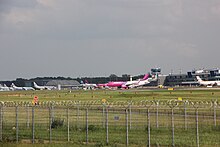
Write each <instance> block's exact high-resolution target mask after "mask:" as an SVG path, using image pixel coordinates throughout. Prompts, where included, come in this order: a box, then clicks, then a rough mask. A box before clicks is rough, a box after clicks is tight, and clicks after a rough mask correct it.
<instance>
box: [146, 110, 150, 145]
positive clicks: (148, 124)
mask: <svg viewBox="0 0 220 147" xmlns="http://www.w3.org/2000/svg"><path fill="white" fill-rule="evenodd" d="M147 128H148V147H150V110H149V108H148V109H147Z"/></svg>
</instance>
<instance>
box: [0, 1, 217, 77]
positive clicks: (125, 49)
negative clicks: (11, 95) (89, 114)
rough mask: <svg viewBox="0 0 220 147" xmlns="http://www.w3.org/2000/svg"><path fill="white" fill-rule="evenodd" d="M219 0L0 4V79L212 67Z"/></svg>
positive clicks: (214, 57) (14, 2) (213, 64)
mask: <svg viewBox="0 0 220 147" xmlns="http://www.w3.org/2000/svg"><path fill="white" fill-rule="evenodd" d="M219 47H220V1H219V0H0V69H1V70H0V80H12V79H16V78H27V79H28V78H34V77H37V76H40V77H44V76H64V77H73V78H75V77H85V76H86V77H95V76H109V75H110V74H112V73H114V74H116V75H118V76H121V75H122V74H131V75H138V74H144V73H146V72H149V71H150V69H151V68H153V67H161V69H162V72H163V73H164V74H168V73H170V72H171V71H173V72H174V73H179V72H180V70H182V72H187V71H190V70H192V69H194V68H195V69H199V68H213V67H218V68H219V67H220V65H219V64H220V48H219Z"/></svg>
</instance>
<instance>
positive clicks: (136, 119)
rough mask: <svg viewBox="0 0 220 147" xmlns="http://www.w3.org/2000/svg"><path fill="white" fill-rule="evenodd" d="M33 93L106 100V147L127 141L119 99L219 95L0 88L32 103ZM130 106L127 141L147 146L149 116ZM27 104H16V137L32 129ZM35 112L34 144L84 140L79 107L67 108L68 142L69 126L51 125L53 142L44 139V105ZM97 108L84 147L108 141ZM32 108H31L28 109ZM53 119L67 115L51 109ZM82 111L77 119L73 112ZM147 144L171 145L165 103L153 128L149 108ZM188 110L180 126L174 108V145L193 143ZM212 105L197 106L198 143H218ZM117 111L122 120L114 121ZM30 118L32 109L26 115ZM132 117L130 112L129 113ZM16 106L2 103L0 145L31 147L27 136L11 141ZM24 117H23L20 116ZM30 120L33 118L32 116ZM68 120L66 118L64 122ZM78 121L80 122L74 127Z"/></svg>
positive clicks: (2, 96) (1, 97) (214, 95)
mask: <svg viewBox="0 0 220 147" xmlns="http://www.w3.org/2000/svg"><path fill="white" fill-rule="evenodd" d="M34 96H38V97H39V102H41V103H43V102H46V101H56V102H58V103H59V102H63V101H80V102H82V103H86V102H88V101H97V103H100V105H101V103H102V99H106V100H107V102H109V103H111V104H112V106H116V107H117V109H119V108H120V110H115V109H110V110H109V116H108V117H109V134H110V137H109V146H125V142H126V134H125V133H126V127H125V123H126V122H125V113H124V111H123V109H122V108H123V107H121V105H120V104H121V103H127V102H131V101H132V102H133V103H134V104H136V105H138V104H140V103H139V102H140V101H145V100H149V101H152V100H153V101H157V100H158V101H164V102H166V101H169V100H177V99H178V98H180V97H181V98H182V99H183V100H184V101H186V100H188V101H192V102H198V101H203V102H208V103H209V102H211V101H218V100H219V98H220V90H173V91H168V90H166V89H164V90H138V89H137V90H116V91H111V90H95V91H82V90H78V91H14V92H0V101H4V102H7V101H15V102H21V101H27V102H30V103H31V102H32V100H33V98H34ZM133 109H134V110H132V129H131V130H129V146H146V144H147V139H148V131H147V116H146V109H143V110H142V109H137V110H135V108H133ZM26 111H27V110H26V108H19V137H20V138H27V139H29V138H31V129H29V128H27V127H26V121H27V120H26ZM35 111H36V112H37V114H38V115H36V118H35V119H36V121H35V123H36V126H35V127H36V128H37V130H38V131H36V134H35V135H36V136H35V137H36V138H39V139H38V142H39V143H37V144H35V145H33V146H37V147H41V146H53V147H56V146H66V147H68V146H86V145H85V139H84V138H85V109H82V108H80V111H79V112H77V109H76V108H73V109H71V110H70V112H69V113H70V116H69V119H70V138H71V139H70V142H69V143H67V141H66V138H67V133H66V132H67V131H66V130H67V126H66V124H65V125H64V127H61V128H57V129H53V130H52V132H53V142H52V143H51V144H48V143H49V142H48V134H49V133H48V128H49V123H48V122H49V117H48V113H49V111H48V109H47V108H43V109H41V108H39V109H36V110H35ZM101 112H102V111H101V109H100V110H99V108H98V109H97V110H90V111H89V123H90V126H89V127H90V128H89V131H90V132H89V144H88V145H87V146H106V143H105V134H106V132H105V131H106V129H105V127H103V116H102V115H103V114H102V113H101ZM30 113H31V112H30ZM54 113H55V118H60V119H65V121H66V109H58V108H55V109H54ZM77 113H80V116H79V118H78V117H76V114H77ZM151 113H153V114H152V115H151V146H171V145H172V144H171V143H172V141H171V138H172V136H171V119H170V118H171V117H170V116H171V115H170V113H171V112H170V109H167V108H166V109H165V108H163V106H161V108H160V109H159V113H160V114H159V123H160V124H159V125H160V127H159V128H157V127H156V115H155V114H156V108H155V107H154V108H153V109H151ZM187 113H188V120H187V121H188V124H187V125H188V129H187V130H186V129H185V128H184V119H183V108H182V107H178V109H176V110H175V145H176V146H196V135H195V134H196V133H195V130H196V129H195V117H194V114H195V110H194V108H190V109H188V110H187ZM212 114H213V109H212V108H207V109H201V110H200V115H199V128H200V130H199V132H200V146H220V140H219V139H218V138H220V133H219V130H220V127H219V125H220V121H219V117H220V110H219V106H217V110H216V117H217V121H216V123H217V124H216V126H215V127H213V118H212V116H211V115H212ZM115 116H117V117H119V118H120V120H118V121H116V120H114V117H115ZM30 117H31V114H30ZM129 117H130V116H129ZM14 118H15V108H14V107H10V108H5V112H4V119H5V120H6V121H3V136H7V138H6V139H5V140H4V142H3V143H2V144H0V145H2V146H25V145H27V146H30V144H29V143H30V141H29V142H28V141H27V142H28V144H27V142H26V141H25V139H21V140H19V144H14V141H15V139H16V138H15V136H16V135H15V134H16V132H15V131H14V130H12V129H11V128H12V127H13V126H15V119H14ZM21 118H22V119H21ZM30 121H31V120H30ZM65 123H66V122H65ZM76 124H77V125H79V126H76ZM6 140H9V142H7V141H6ZM11 141H12V143H10V142H11Z"/></svg>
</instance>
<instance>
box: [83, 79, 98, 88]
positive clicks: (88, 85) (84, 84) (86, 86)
mask: <svg viewBox="0 0 220 147" xmlns="http://www.w3.org/2000/svg"><path fill="white" fill-rule="evenodd" d="M81 86H82V88H83V89H84V90H88V89H95V88H97V87H98V86H97V85H96V84H91V83H88V81H85V83H84V82H83V81H81Z"/></svg>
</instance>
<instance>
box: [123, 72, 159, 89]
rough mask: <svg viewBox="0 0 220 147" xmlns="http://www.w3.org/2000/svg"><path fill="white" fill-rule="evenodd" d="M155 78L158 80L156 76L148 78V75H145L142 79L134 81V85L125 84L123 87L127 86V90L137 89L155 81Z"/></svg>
mask: <svg viewBox="0 0 220 147" xmlns="http://www.w3.org/2000/svg"><path fill="white" fill-rule="evenodd" d="M157 78H158V75H155V76H154V75H153V76H152V77H150V78H149V74H146V75H145V76H144V78H143V79H139V80H136V81H135V82H134V83H132V84H130V85H129V82H127V84H125V85H126V86H129V88H137V87H140V86H144V85H146V84H149V83H150V82H153V81H156V80H157Z"/></svg>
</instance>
